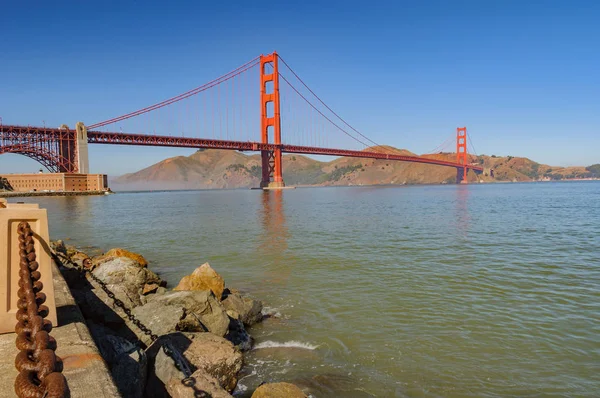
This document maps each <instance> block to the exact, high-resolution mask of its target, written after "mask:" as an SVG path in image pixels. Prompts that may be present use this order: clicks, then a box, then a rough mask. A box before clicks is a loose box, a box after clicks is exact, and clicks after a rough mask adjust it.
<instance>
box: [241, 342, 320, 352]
mask: <svg viewBox="0 0 600 398" xmlns="http://www.w3.org/2000/svg"><path fill="white" fill-rule="evenodd" d="M261 348H301V349H303V350H311V351H312V350H316V349H317V348H319V346H318V345H314V344H310V343H303V342H302V341H294V340H291V341H286V342H283V343H278V342H276V341H271V340H267V341H263V342H262V343H258V344H257V345H255V346H254V348H253V349H254V350H260V349H261Z"/></svg>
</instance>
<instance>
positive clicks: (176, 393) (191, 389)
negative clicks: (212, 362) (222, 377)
mask: <svg viewBox="0 0 600 398" xmlns="http://www.w3.org/2000/svg"><path fill="white" fill-rule="evenodd" d="M189 380H190V381H186V383H182V380H180V379H179V378H176V377H173V378H171V379H170V380H169V382H168V383H167V393H168V394H169V395H170V396H171V397H172V398H194V397H211V398H232V397H233V395H231V394H229V393H228V392H227V391H225V390H224V389H223V387H221V386H220V385H219V383H218V382H217V380H215V378H214V377H211V376H209V375H208V374H206V372H204V371H203V370H197V371H195V372H194V374H192V377H191V378H190V379H189Z"/></svg>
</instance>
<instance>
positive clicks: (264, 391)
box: [252, 383, 307, 398]
mask: <svg viewBox="0 0 600 398" xmlns="http://www.w3.org/2000/svg"><path fill="white" fill-rule="evenodd" d="M281 397H285V398H307V397H306V394H304V393H303V392H302V390H301V389H300V388H298V387H297V386H295V385H293V384H290V383H267V384H263V385H261V386H259V387H258V388H257V389H256V390H255V391H254V393H253V394H252V398H281Z"/></svg>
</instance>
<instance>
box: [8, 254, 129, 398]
mask: <svg viewBox="0 0 600 398" xmlns="http://www.w3.org/2000/svg"><path fill="white" fill-rule="evenodd" d="M52 276H53V279H54V292H55V296H54V297H55V301H56V312H57V316H58V325H59V326H58V327H55V328H54V329H52V333H51V335H52V336H53V337H54V338H55V339H56V343H57V347H58V348H57V350H56V354H57V355H58V356H59V357H61V358H62V360H63V365H64V369H63V374H64V375H65V377H66V379H67V384H68V386H69V390H70V397H71V398H84V397H94V398H112V397H120V396H121V395H120V394H119V392H118V390H117V387H116V386H115V384H114V382H113V380H112V377H111V375H110V372H109V370H108V368H107V366H106V363H105V362H104V360H103V359H102V357H101V356H100V352H99V351H98V348H97V347H96V344H95V343H94V340H93V339H92V336H91V335H90V332H89V330H88V328H87V326H86V324H85V321H84V319H83V315H82V314H81V311H80V310H79V307H78V306H77V304H76V303H75V300H74V299H73V296H72V295H71V291H70V290H69V287H68V286H67V283H66V282H65V280H64V278H63V277H62V275H61V273H60V271H59V270H58V268H57V267H56V265H55V264H54V262H53V266H52ZM15 323H16V321H15ZM15 337H16V335H15V334H4V335H0V396H2V397H7V398H8V397H11V398H12V397H16V394H15V393H14V382H15V377H17V370H16V369H15V365H14V361H15V356H16V355H17V348H16V347H15Z"/></svg>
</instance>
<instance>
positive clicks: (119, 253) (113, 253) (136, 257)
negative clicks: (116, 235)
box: [94, 248, 148, 267]
mask: <svg viewBox="0 0 600 398" xmlns="http://www.w3.org/2000/svg"><path fill="white" fill-rule="evenodd" d="M110 257H126V258H130V259H132V260H133V261H135V262H137V263H138V264H139V265H140V266H141V267H147V266H148V261H146V259H145V258H144V256H142V255H141V254H137V253H134V252H130V251H129V250H125V249H121V248H115V249H110V250H109V251H107V252H106V253H104V254H103V255H102V256H98V257H96V258H94V260H95V262H97V263H98V262H103V260H104V259H107V258H110Z"/></svg>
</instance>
